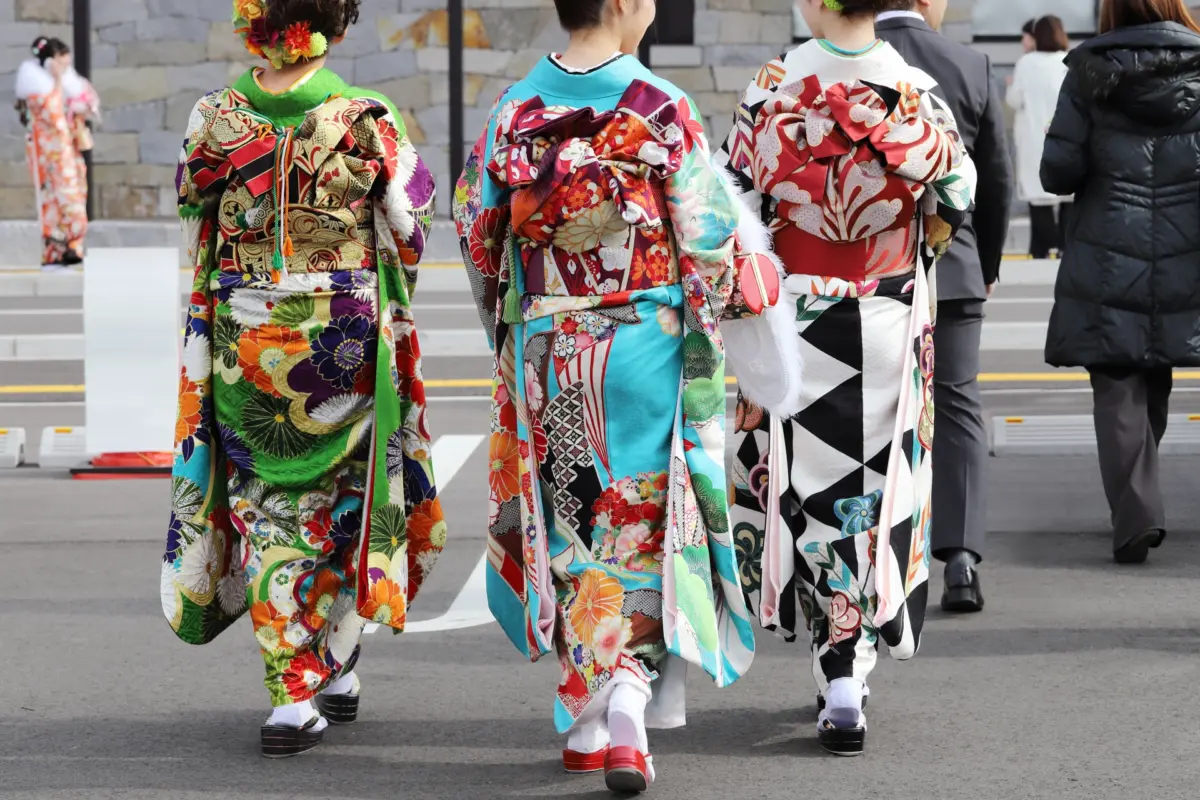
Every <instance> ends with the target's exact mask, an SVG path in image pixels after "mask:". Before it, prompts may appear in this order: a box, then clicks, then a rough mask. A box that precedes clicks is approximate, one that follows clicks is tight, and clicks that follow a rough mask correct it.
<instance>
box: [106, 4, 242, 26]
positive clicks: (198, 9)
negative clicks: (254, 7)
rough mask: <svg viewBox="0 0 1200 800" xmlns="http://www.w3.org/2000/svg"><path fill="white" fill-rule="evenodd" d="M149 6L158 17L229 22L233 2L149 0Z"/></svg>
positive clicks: (153, 15)
mask: <svg viewBox="0 0 1200 800" xmlns="http://www.w3.org/2000/svg"><path fill="white" fill-rule="evenodd" d="M104 2H106V3H108V2H114V0H104ZM147 8H148V9H149V11H150V16H152V17H156V18H157V17H199V18H200V19H202V20H204V21H205V22H228V21H229V17H230V9H231V4H229V3H225V2H221V0H147Z"/></svg>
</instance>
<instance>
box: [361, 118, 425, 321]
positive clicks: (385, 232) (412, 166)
mask: <svg viewBox="0 0 1200 800" xmlns="http://www.w3.org/2000/svg"><path fill="white" fill-rule="evenodd" d="M376 124H377V127H378V129H379V136H380V139H381V140H382V141H383V144H384V147H385V153H384V159H383V169H382V171H381V173H380V181H381V183H382V187H381V188H382V192H381V199H380V200H379V206H378V207H377V209H376V214H375V220H376V223H375V224H376V227H377V235H378V237H379V242H380V246H381V252H385V253H387V254H390V255H394V256H395V257H396V258H397V259H398V261H399V266H400V268H401V269H402V270H403V271H404V289H405V296H406V298H411V297H412V294H413V292H414V291H416V287H417V263H418V262H419V261H420V260H421V256H422V255H423V254H424V252H425V245H426V242H427V241H428V240H429V230H430V228H431V227H432V226H433V212H434V199H435V198H434V196H435V191H434V181H433V175H432V174H431V173H430V172H429V169H428V168H427V167H426V166H425V163H424V162H423V161H421V157H420V156H419V155H417V150H416V148H415V147H413V145H412V141H411V140H409V138H408V134H407V132H406V131H405V129H404V126H403V125H397V124H396V121H395V119H394V117H393V116H392V114H391V113H390V112H389V113H388V114H387V115H386V116H383V117H380V118H379V119H378V120H377V122H376Z"/></svg>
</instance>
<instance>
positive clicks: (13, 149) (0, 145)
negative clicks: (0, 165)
mask: <svg viewBox="0 0 1200 800" xmlns="http://www.w3.org/2000/svg"><path fill="white" fill-rule="evenodd" d="M0 161H20V162H22V163H24V161H25V137H24V136H23V135H21V134H14V133H7V134H4V135H3V136H0Z"/></svg>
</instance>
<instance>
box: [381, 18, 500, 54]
mask: <svg viewBox="0 0 1200 800" xmlns="http://www.w3.org/2000/svg"><path fill="white" fill-rule="evenodd" d="M377 27H378V30H379V44H380V49H382V50H384V51H391V50H396V49H397V48H399V47H402V46H405V45H407V46H409V47H412V48H414V49H418V50H419V49H421V48H423V47H446V46H448V45H449V44H450V21H449V16H448V15H447V12H446V10H445V8H438V9H434V10H430V11H426V12H425V13H423V14H422V13H412V12H410V13H403V14H389V15H385V16H381V17H380V18H379V20H378V22H377ZM463 45H464V46H465V47H472V48H489V47H492V46H494V45H493V44H492V43H491V42H490V40H489V37H488V32H487V29H486V27H485V25H484V20H483V16H482V15H481V14H480V13H479V12H478V11H476V10H474V9H466V10H464V12H463Z"/></svg>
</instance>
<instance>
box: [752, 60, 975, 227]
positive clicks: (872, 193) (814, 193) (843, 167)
mask: <svg viewBox="0 0 1200 800" xmlns="http://www.w3.org/2000/svg"><path fill="white" fill-rule="evenodd" d="M920 108H921V95H920V93H919V92H918V91H917V90H916V89H914V88H912V87H911V86H901V87H899V88H898V89H888V88H886V87H883V86H877V85H874V84H870V83H864V82H861V81H858V82H855V83H853V84H850V85H847V84H843V83H837V84H834V85H832V86H830V87H828V88H827V89H825V90H824V91H822V90H821V84H820V82H819V81H818V80H817V78H816V76H809V77H807V78H805V79H804V80H802V81H800V82H799V83H796V84H793V85H791V86H786V87H782V88H781V90H780V92H779V93H778V95H777V96H775V97H773V98H772V99H770V100H768V101H767V102H766V103H764V104H763V106H762V108H761V109H760V110H759V112H758V114H757V116H756V117H755V121H754V140H755V149H754V153H753V158H752V160H751V165H750V166H751V174H752V177H753V179H754V184H755V188H756V189H758V191H760V192H762V193H764V194H767V195H770V196H772V197H774V198H775V199H776V200H777V201H778V206H777V209H776V215H777V216H778V217H779V218H780V219H783V220H787V221H789V222H791V223H792V224H793V225H795V226H796V227H798V228H800V229H801V230H803V231H805V232H806V233H809V234H811V235H813V236H816V237H818V238H820V239H824V240H826V241H830V242H854V241H861V240H863V239H866V238H868V237H870V236H874V235H877V234H879V233H882V232H883V231H887V230H891V229H896V228H901V227H904V226H907V225H909V224H911V222H912V220H913V218H914V216H915V215H916V213H917V202H918V201H919V200H920V199H921V196H922V195H923V194H924V192H925V190H926V187H927V186H928V185H929V184H932V183H934V182H936V181H938V180H940V179H942V178H944V177H945V176H947V175H948V174H950V173H951V171H952V170H953V169H954V167H955V166H956V164H957V162H959V161H960V160H961V149H960V148H959V146H958V144H957V142H956V141H955V140H954V138H953V137H954V134H953V133H952V132H951V131H949V130H947V129H944V128H942V127H939V126H938V125H936V124H934V123H933V122H932V121H931V120H929V119H927V118H925V117H924V116H922V115H921V114H920ZM933 210H934V208H930V209H927V212H932V211H933Z"/></svg>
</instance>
